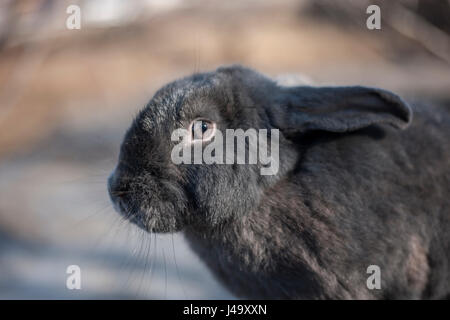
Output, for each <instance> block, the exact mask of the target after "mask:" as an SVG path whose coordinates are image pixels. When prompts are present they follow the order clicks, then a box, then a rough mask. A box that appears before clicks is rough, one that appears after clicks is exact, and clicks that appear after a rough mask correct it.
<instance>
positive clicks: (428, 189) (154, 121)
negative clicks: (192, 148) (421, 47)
mask: <svg viewBox="0 0 450 320" xmlns="http://www.w3.org/2000/svg"><path fill="white" fill-rule="evenodd" d="M412 111H414V121H412ZM197 117H203V118H208V119H211V120H214V121H216V122H217V126H218V128H219V129H220V130H223V131H224V130H225V129H226V128H233V129H236V128H242V129H244V130H246V129H248V128H256V129H272V128H278V129H280V132H281V134H280V169H279V171H278V174H277V175H274V176H261V175H259V165H175V164H173V163H172V162H171V159H170V151H171V149H172V147H173V145H174V142H171V140H170V135H171V132H172V131H173V130H174V129H176V128H180V127H187V125H188V124H189V122H190V121H192V120H193V119H195V118H197ZM449 139H450V114H449V113H448V111H447V110H444V109H442V108H438V107H433V106H427V107H421V106H419V105H415V106H413V110H411V107H410V106H409V105H408V104H407V103H406V102H405V101H403V100H402V99H401V98H399V97H398V96H396V95H395V94H393V93H391V92H388V91H385V90H381V89H375V88H365V87H322V88H321V87H309V86H299V87H283V86H279V85H278V84H277V83H275V82H274V81H272V80H271V79H269V78H267V77H265V76H263V75H261V74H259V73H257V72H254V71H252V70H250V69H247V68H244V67H240V66H231V67H224V68H219V69H218V70H216V71H215V72H211V73H203V74H195V75H193V76H191V77H187V78H184V79H181V80H178V81H175V82H173V83H171V84H169V85H167V86H165V87H164V88H162V89H161V90H159V91H158V92H157V93H156V94H155V96H154V97H153V99H152V100H151V101H150V102H149V104H148V105H147V106H146V107H145V108H144V109H143V110H142V111H141V112H140V114H139V115H138V116H137V118H136V119H135V121H134V122H133V124H132V126H131V127H130V129H129V130H128V132H127V134H126V135H125V139H124V142H123V143H122V146H121V152H120V157H119V163H118V165H117V168H116V170H115V172H114V173H113V174H112V175H111V177H110V179H109V190H110V194H111V198H112V200H113V202H114V204H115V205H116V208H117V209H118V211H119V212H121V213H122V214H124V215H126V217H127V218H129V219H130V220H131V221H132V222H134V223H136V224H138V225H139V226H141V227H142V228H144V229H146V230H147V231H149V232H175V231H180V230H183V232H184V233H185V235H186V237H187V239H188V240H189V242H190V243H191V245H192V248H193V249H194V250H195V251H196V252H197V253H198V255H199V256H200V257H201V258H202V259H203V261H205V263H206V264H207V265H208V266H209V267H210V268H211V269H212V271H213V272H214V273H215V274H216V276H217V277H218V278H219V279H220V280H221V281H222V282H223V283H224V284H225V285H226V286H227V287H228V288H229V289H230V290H231V291H232V292H233V293H235V294H236V295H237V296H239V297H245V298H273V299H389V298H393V299H401V298H406V299H420V298H445V297H448V296H449V294H450V233H449V231H450V209H449V207H450V200H449V198H450V171H449V165H450V143H449ZM369 265H378V266H379V267H380V268H381V279H382V283H381V290H369V289H367V287H366V279H367V277H368V276H369V274H367V273H366V269H367V267H368V266H369Z"/></svg>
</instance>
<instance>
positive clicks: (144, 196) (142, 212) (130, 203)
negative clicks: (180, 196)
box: [108, 173, 184, 233]
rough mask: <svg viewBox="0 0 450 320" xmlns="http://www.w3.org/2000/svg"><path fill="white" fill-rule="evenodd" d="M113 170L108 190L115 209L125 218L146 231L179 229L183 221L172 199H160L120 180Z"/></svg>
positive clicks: (160, 231)
mask: <svg viewBox="0 0 450 320" xmlns="http://www.w3.org/2000/svg"><path fill="white" fill-rule="evenodd" d="M118 180H120V179H118V178H117V176H116V175H115V174H114V173H113V174H112V175H111V176H110V178H109V179H108V192H109V196H110V199H111V202H112V203H113V206H114V209H115V210H116V211H117V212H118V213H119V214H120V215H121V216H122V217H124V218H125V219H126V220H128V221H129V222H131V223H133V224H135V225H136V226H138V227H139V228H141V229H143V230H145V231H147V232H157V233H167V232H177V231H180V230H181V229H182V228H183V226H184V222H183V221H182V219H181V217H182V214H181V213H180V211H181V210H180V209H179V208H178V207H177V206H176V205H175V203H173V202H171V201H167V200H170V199H159V198H157V197H154V196H151V195H150V194H151V192H149V190H146V189H147V188H143V185H142V184H141V183H140V184H138V185H139V186H140V187H137V186H133V185H132V184H131V185H126V184H125V185H124V184H122V183H120V182H117V181H118Z"/></svg>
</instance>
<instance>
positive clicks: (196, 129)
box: [190, 119, 216, 141]
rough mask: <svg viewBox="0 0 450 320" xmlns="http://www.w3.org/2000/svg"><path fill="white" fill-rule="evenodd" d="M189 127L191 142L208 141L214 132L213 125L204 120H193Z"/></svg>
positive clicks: (214, 127) (214, 126)
mask: <svg viewBox="0 0 450 320" xmlns="http://www.w3.org/2000/svg"><path fill="white" fill-rule="evenodd" d="M190 127H191V141H208V140H210V139H211V138H212V137H213V136H214V133H215V131H216V125H215V123H214V122H212V121H209V120H206V119H195V120H194V121H192V123H191V125H190Z"/></svg>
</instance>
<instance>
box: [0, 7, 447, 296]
mask: <svg viewBox="0 0 450 320" xmlns="http://www.w3.org/2000/svg"><path fill="white" fill-rule="evenodd" d="M73 4H75V5H78V6H79V8H80V14H81V28H80V29H73V30H72V29H68V28H67V27H66V21H67V19H68V18H69V16H71V13H67V12H66V10H67V8H68V6H70V5H73ZM370 4H377V5H379V6H380V8H381V29H380V30H369V29H368V28H367V27H366V20H367V18H368V17H369V14H367V13H366V9H367V7H368V6H369V5H370ZM449 36H450V1H447V0H404V1H375V0H374V1H364V0H362V1H331V0H329V1H327V0H322V1H308V0H282V1H267V0H263V1H256V0H241V1H233V0H230V1H216V0H190V1H181V0H142V1H137V0H136V1H126V0H89V1H87V0H86V1H75V0H72V1H56V0H41V1H38V0H34V1H32V0H30V1H8V0H0V298H1V299H11V298H20V299H48V298H56V299H80V298H86V299H109V298H123V299H135V298H141V299H173V298H174V299H185V298H188V299H222V298H233V296H232V295H231V294H230V293H229V292H228V291H226V290H225V289H224V288H223V287H222V286H221V285H220V284H219V283H217V282H216V281H215V280H214V278H213V277H212V275H211V274H210V272H209V271H208V270H207V269H206V267H205V266H204V265H203V264H202V263H201V261H200V260H199V259H198V258H197V257H196V256H195V255H194V254H193V253H192V252H191V250H190V249H189V248H188V246H187V245H186V243H185V241H184V239H183V236H182V235H181V234H174V235H150V234H145V233H144V232H143V231H141V230H139V229H137V228H135V227H134V226H132V225H130V224H128V223H126V222H124V221H122V220H121V219H120V218H119V216H118V215H117V214H116V213H115V212H114V210H113V209H112V206H111V205H110V203H109V199H108V196H107V192H106V185H105V183H106V178H107V176H108V175H109V172H110V171H111V170H112V169H113V168H114V165H115V161H116V158H117V155H118V150H119V145H120V142H121V139H122V136H123V134H124V132H125V130H126V128H127V127H128V126H129V124H130V122H131V120H132V118H133V116H134V115H135V114H136V113H137V111H138V110H139V109H140V108H141V107H143V106H144V105H145V104H146V102H147V101H148V100H149V99H150V98H151V97H152V95H153V93H154V92H155V90H156V89H158V88H159V87H160V86H162V85H163V84H165V83H166V82H169V81H171V80H174V79H175V78H179V77H181V76H185V75H189V74H191V73H193V72H199V71H207V70H211V69H215V68H216V67H218V66H220V65H223V64H230V63H241V64H244V65H247V66H250V67H253V68H255V69H257V70H259V71H261V72H263V73H265V74H267V75H269V76H277V75H279V74H288V75H294V74H300V75H301V77H302V78H303V79H308V81H312V82H313V83H316V84H320V85H321V84H328V85H351V84H360V85H369V86H378V87H383V88H386V89H390V90H393V91H395V92H397V93H399V94H401V95H403V96H404V97H406V99H407V100H428V101H431V102H434V103H443V104H447V105H448V104H450V42H449ZM73 264H75V265H78V266H80V268H81V290H68V289H67V288H66V279H67V277H68V274H66V268H67V266H69V265H73Z"/></svg>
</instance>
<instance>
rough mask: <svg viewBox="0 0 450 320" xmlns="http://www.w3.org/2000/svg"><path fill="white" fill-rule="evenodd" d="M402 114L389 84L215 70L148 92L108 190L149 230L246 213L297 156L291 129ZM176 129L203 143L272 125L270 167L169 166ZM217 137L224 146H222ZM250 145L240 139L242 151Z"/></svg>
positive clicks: (347, 125) (347, 127)
mask: <svg viewBox="0 0 450 320" xmlns="http://www.w3.org/2000/svg"><path fill="white" fill-rule="evenodd" d="M410 121H411V111H410V109H409V107H408V106H407V105H406V103H404V102H403V101H402V100H401V99H400V98H399V97H398V96H396V95H394V94H393V93H390V92H388V91H384V90H381V89H373V88H365V87H309V86H300V87H283V86H279V85H277V83H275V82H274V81H272V80H271V79H270V78H267V77H265V76H263V75H261V74H259V73H257V72H255V71H253V70H251V69H248V68H244V67H241V66H230V67H222V68H219V69H217V70H216V71H215V72H210V73H201V74H195V75H192V76H190V77H187V78H183V79H180V80H177V81H175V82H173V83H170V84H168V85H166V86H165V87H163V88H162V89H160V90H159V91H157V92H156V94H155V95H154V97H153V98H152V99H151V101H150V102H149V103H148V104H147V106H145V108H144V109H143V110H142V111H141V112H140V113H139V114H138V116H137V117H136V118H135V120H134V121H133V123H132V125H131V127H130V128H129V129H128V131H127V133H126V134H125V138H124V140H123V143H122V145H121V149H120V155H119V161H118V164H117V166H116V168H115V170H114V172H113V173H112V174H111V176H110V178H109V180H108V188H109V193H110V196H111V199H112V201H113V203H114V205H115V208H116V210H118V211H119V212H120V213H121V214H123V215H124V216H126V217H127V218H128V219H129V220H130V221H132V222H134V223H136V224H137V225H139V226H140V227H142V228H144V229H145V230H147V231H150V232H175V231H179V230H181V229H183V228H184V227H186V226H188V225H189V226H190V227H192V228H198V229H203V228H211V227H215V226H220V225H221V224H224V223H232V222H233V221H235V219H239V217H241V216H242V215H245V214H246V212H249V211H250V210H255V209H256V208H257V207H258V205H260V203H261V200H262V198H263V197H264V192H265V190H267V188H269V187H270V186H273V185H274V184H276V183H277V182H278V181H280V179H285V178H288V176H289V172H290V171H291V170H294V169H295V166H296V163H297V161H298V158H299V155H300V153H301V151H299V150H301V148H298V147H297V145H296V142H294V141H293V139H292V138H291V137H292V136H293V135H298V134H302V133H304V132H307V131H311V130H322V131H331V132H346V131H354V130H358V129H361V128H364V127H367V126H369V125H372V124H377V123H387V124H390V125H392V126H394V127H397V128H404V127H406V126H407V125H408V124H409V122H410ZM180 128H181V129H185V130H184V131H183V132H184V135H186V138H187V139H183V137H181V138H182V139H183V141H184V146H186V144H187V145H188V148H194V147H195V146H197V147H199V146H200V148H201V149H202V150H204V149H205V148H207V147H208V145H210V144H211V143H213V142H215V141H217V139H218V133H221V132H222V133H224V132H225V131H226V130H227V129H242V130H244V131H247V130H249V129H255V130H257V131H258V130H259V131H260V130H262V129H265V130H268V131H267V132H269V136H270V133H271V132H276V131H270V130H279V135H278V140H277V141H276V143H277V145H276V147H277V152H279V157H278V158H277V159H276V161H277V164H276V167H277V170H276V172H274V174H271V175H262V174H261V168H262V167H264V166H265V164H263V163H261V161H259V160H258V161H257V162H256V163H247V164H245V163H244V164H236V163H233V164H226V163H223V164H222V163H208V164H207V163H178V164H177V163H174V161H173V150H174V148H175V147H176V146H177V145H178V144H179V143H180V142H179V141H176V139H175V141H174V139H173V133H174V132H175V131H176V130H179V129H180ZM223 136H224V137H223V144H224V145H226V144H227V143H230V141H231V140H230V139H227V137H226V136H225V135H223ZM269 138H270V137H269ZM232 140H233V141H234V138H232ZM186 141H187V142H186ZM250 147H251V146H250V143H248V141H247V143H246V144H245V148H246V150H245V151H246V152H247V154H248V152H249V148H250ZM270 149H271V150H270V151H274V150H275V149H273V146H272V145H271V148H270ZM184 150H186V149H184ZM252 150H253V149H252ZM270 151H269V153H270ZM233 152H234V153H236V152H238V150H237V148H235V149H234V150H233ZM230 156H231V157H233V158H234V157H235V156H236V157H237V156H239V155H235V154H232V155H230V154H226V157H230Z"/></svg>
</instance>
